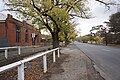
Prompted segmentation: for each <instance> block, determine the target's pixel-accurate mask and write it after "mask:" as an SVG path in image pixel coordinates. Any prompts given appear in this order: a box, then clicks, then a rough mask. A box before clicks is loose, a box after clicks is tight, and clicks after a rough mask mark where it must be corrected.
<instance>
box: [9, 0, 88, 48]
mask: <svg viewBox="0 0 120 80" xmlns="http://www.w3.org/2000/svg"><path fill="white" fill-rule="evenodd" d="M7 5H8V6H9V7H10V9H9V10H12V11H18V12H20V13H22V14H23V16H24V17H25V18H27V19H28V20H32V23H33V24H37V25H39V27H41V26H42V27H43V26H45V27H46V28H47V29H48V30H49V31H50V33H51V35H52V39H53V47H54V48H55V47H58V45H59V42H58V41H59V40H58V38H59V36H58V34H59V32H61V31H62V30H63V29H66V28H65V27H68V26H67V24H68V23H70V20H71V19H73V18H75V17H79V18H89V13H88V10H89V9H88V7H86V5H87V1H86V0H9V3H8V4H7Z"/></svg>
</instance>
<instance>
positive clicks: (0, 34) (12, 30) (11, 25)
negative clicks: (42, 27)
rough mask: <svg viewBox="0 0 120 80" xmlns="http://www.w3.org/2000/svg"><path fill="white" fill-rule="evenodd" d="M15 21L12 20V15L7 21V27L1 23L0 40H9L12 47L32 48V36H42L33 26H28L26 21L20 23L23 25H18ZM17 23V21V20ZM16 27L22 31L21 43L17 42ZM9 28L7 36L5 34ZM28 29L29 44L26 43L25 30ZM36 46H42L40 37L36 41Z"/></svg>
mask: <svg viewBox="0 0 120 80" xmlns="http://www.w3.org/2000/svg"><path fill="white" fill-rule="evenodd" d="M14 20H15V19H13V18H12V16H11V15H8V17H7V19H6V25H5V22H4V23H0V38H7V39H8V40H9V45H10V46H18V45H20V46H31V45H32V37H31V34H32V33H35V34H37V35H40V34H39V32H38V31H36V29H34V28H33V27H32V26H30V25H28V24H27V23H26V21H23V22H19V21H18V22H19V23H21V24H22V25H19V24H16V23H15V21H14ZM16 21H17V20H16ZM16 25H18V26H19V27H20V29H21V32H20V43H17V42H16ZM6 27H7V35H6V34H5V30H6V29H5V28H6ZM26 28H27V29H28V42H25V30H26ZM35 45H40V36H38V37H37V38H36V40H35Z"/></svg>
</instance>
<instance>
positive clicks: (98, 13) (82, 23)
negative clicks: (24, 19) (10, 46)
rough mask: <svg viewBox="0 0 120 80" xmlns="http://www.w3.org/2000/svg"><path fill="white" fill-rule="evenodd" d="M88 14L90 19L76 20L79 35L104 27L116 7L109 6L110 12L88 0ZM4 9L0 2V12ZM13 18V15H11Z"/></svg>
mask: <svg viewBox="0 0 120 80" xmlns="http://www.w3.org/2000/svg"><path fill="white" fill-rule="evenodd" d="M89 7H90V10H91V11H90V12H91V13H92V17H93V18H91V19H77V20H76V21H77V23H78V25H77V30H78V31H79V32H80V34H81V35H86V34H89V31H90V29H91V27H93V26H97V25H101V24H103V25H105V24H104V23H103V22H104V21H108V20H109V16H110V15H111V14H113V13H115V12H117V8H116V6H111V8H110V10H108V9H107V8H106V7H105V5H103V4H100V3H99V2H96V1H95V0H89ZM3 8H5V5H4V4H3V2H2V0H1V1H0V11H1V10H2V9H3ZM0 13H3V14H5V15H6V14H7V13H8V12H5V11H4V12H0ZM13 16H14V17H15V15H13ZM80 30H81V31H80Z"/></svg>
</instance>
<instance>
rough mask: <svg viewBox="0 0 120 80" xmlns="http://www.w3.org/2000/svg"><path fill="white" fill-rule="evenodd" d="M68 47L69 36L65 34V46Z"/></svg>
mask: <svg viewBox="0 0 120 80" xmlns="http://www.w3.org/2000/svg"><path fill="white" fill-rule="evenodd" d="M67 45H68V38H67V34H66V33H65V46H67Z"/></svg>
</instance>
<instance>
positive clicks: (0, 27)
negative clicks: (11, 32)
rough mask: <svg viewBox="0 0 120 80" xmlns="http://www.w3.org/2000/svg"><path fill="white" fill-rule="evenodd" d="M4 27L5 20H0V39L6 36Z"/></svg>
mask: <svg viewBox="0 0 120 80" xmlns="http://www.w3.org/2000/svg"><path fill="white" fill-rule="evenodd" d="M5 33H6V27H5V22H0V39H1V38H5V37H6V34H5Z"/></svg>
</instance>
